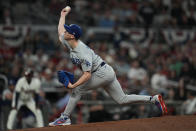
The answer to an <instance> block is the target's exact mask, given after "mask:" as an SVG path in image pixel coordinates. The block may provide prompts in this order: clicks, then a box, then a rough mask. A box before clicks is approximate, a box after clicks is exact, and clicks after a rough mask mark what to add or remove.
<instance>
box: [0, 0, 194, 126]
mask: <svg viewBox="0 0 196 131" xmlns="http://www.w3.org/2000/svg"><path fill="white" fill-rule="evenodd" d="M62 3H64V1H62V0H51V1H46V0H37V1H36V2H34V1H33V0H29V1H25V0H18V1H17V2H16V1H14V0H8V1H1V2H0V6H1V7H2V8H0V9H1V10H0V13H1V15H0V20H1V21H0V23H1V24H3V25H14V24H57V21H58V17H59V11H60V10H61V9H62V8H63V7H64V4H62ZM71 4H72V7H73V10H72V11H73V12H72V13H71V14H70V15H69V16H68V17H69V18H68V19H69V22H70V23H71V22H72V21H73V22H74V23H80V24H81V25H85V26H87V27H91V26H96V27H114V28H115V27H116V25H118V26H119V27H129V26H130V27H132V26H138V27H144V28H149V27H155V28H158V27H172V28H176V27H178V28H184V27H186V28H189V27H191V28H192V27H194V26H195V24H196V23H195V17H196V14H195V9H196V8H195V6H196V2H195V1H194V0H164V1H162V0H145V1H141V0H107V1H105V0H99V1H95V0H75V1H73V2H72V3H71ZM13 5H14V6H13ZM26 6H27V7H26ZM11 7H14V8H15V7H21V9H22V10H23V11H21V12H20V10H21V9H18V12H17V11H16V10H14V8H11ZM38 7H39V8H38ZM24 10H26V11H24ZM39 10H41V12H39ZM81 10H82V11H81ZM15 11H16V12H15ZM36 12H37V13H36ZM17 13H18V15H17V16H16V15H15V14H17ZM20 13H21V14H20ZM35 13H36V15H35ZM43 14H44V15H45V16H44V15H43ZM46 14H47V16H46ZM20 18H21V19H20ZM22 18H23V19H22ZM24 18H25V19H24ZM26 18H27V19H26ZM23 22H24V23H23ZM86 30H88V28H86ZM117 33H119V32H117V31H115V32H113V34H112V37H111V39H109V40H104V41H99V40H96V38H95V37H96V35H95V36H93V37H91V36H87V37H86V38H85V39H84V42H85V43H87V45H88V46H89V47H91V48H92V49H93V50H94V51H95V52H96V53H97V54H99V55H100V56H101V57H102V58H103V59H104V60H105V61H106V62H107V63H109V64H110V65H111V66H113V67H114V69H115V71H116V74H117V77H118V80H119V82H120V84H121V86H122V88H123V90H124V91H125V92H126V93H128V94H140V95H154V94H156V93H161V94H162V95H163V96H164V98H165V99H166V100H167V102H168V103H169V102H174V103H172V104H174V105H172V104H171V105H169V106H168V107H169V114H170V115H176V114H179V113H180V114H195V113H196V97H195V96H196V93H195V92H196V44H195V42H196V41H188V42H186V43H184V44H172V45H171V44H168V43H166V41H158V42H157V41H154V42H153V43H149V45H148V46H147V47H141V46H140V45H138V44H135V45H131V46H129V47H127V46H123V44H122V43H123V40H124V39H125V38H124V37H123V35H121V34H120V35H119V34H117ZM119 37H122V38H119ZM4 39H5V38H4V36H2V35H1V34H0V74H2V75H4V76H6V77H7V79H8V83H9V88H6V89H4V90H3V88H1V91H0V94H1V102H0V103H1V104H4V105H6V104H7V105H10V104H11V100H12V97H13V90H14V86H15V84H16V82H17V80H18V79H19V78H20V77H21V76H23V73H24V69H25V68H26V67H31V68H33V69H34V70H35V71H36V74H35V76H36V77H38V78H39V79H40V80H41V83H42V85H41V87H42V91H41V92H40V104H41V106H42V107H43V108H46V107H44V106H46V105H47V111H48V112H47V113H48V115H46V116H47V118H46V119H45V122H46V123H47V122H48V121H51V120H53V119H55V118H56V117H57V116H58V115H59V113H60V112H61V111H62V110H63V109H64V108H65V106H66V103H67V101H68V99H69V90H65V91H64V92H60V93H48V92H47V91H46V89H51V88H55V90H58V89H62V87H61V86H62V85H61V84H60V83H59V82H58V79H57V74H56V72H57V71H58V70H66V71H70V72H73V73H74V75H75V76H76V78H77V77H78V76H80V75H81V73H82V72H81V70H80V69H78V68H77V67H75V66H74V65H73V64H72V63H71V61H70V60H69V54H68V50H67V49H66V48H63V46H61V45H60V43H59V41H55V40H54V39H53V38H51V37H50V35H49V33H48V32H43V31H42V32H39V31H38V32H33V33H32V32H31V31H29V32H28V33H27V35H26V36H25V39H24V41H23V42H22V43H21V45H20V46H19V47H9V46H8V45H7V44H6V43H5V41H4ZM127 43H128V44H130V43H129V40H127ZM188 87H191V88H188ZM45 91H46V92H45ZM51 96H52V97H51ZM110 99H111V98H110V97H109V96H108V95H107V94H105V92H103V90H98V91H93V92H91V93H88V95H87V96H85V97H84V98H83V100H88V101H90V100H94V101H96V102H97V103H96V104H89V105H90V106H87V107H86V106H85V105H83V103H79V104H78V106H77V108H76V112H77V113H76V114H77V115H78V116H77V117H75V121H76V123H77V122H96V121H107V120H119V119H130V118H143V117H152V116H159V115H160V114H159V113H158V111H157V110H156V109H154V107H152V106H150V105H148V106H144V105H140V106H138V105H132V106H131V107H123V108H122V109H121V110H119V109H115V108H113V109H114V110H111V107H110V108H109V109H107V108H108V107H107V104H104V103H103V102H100V100H105V101H107V100H110ZM178 101H182V102H183V103H180V106H181V108H180V111H178V110H177V109H176V108H175V106H176V105H175V102H176V103H177V102H178ZM43 108H42V109H43ZM87 110H88V112H87ZM119 112H121V113H119ZM43 114H44V113H43ZM81 114H83V115H81ZM81 116H83V117H82V118H81ZM100 116H103V117H100ZM72 117H74V115H73V116H72ZM82 119H85V120H82Z"/></svg>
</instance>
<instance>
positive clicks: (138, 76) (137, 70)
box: [127, 60, 148, 83]
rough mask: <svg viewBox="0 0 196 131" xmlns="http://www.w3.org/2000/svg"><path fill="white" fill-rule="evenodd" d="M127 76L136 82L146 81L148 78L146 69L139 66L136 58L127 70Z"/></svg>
mask: <svg viewBox="0 0 196 131" xmlns="http://www.w3.org/2000/svg"><path fill="white" fill-rule="evenodd" d="M127 77H128V78H129V79H130V80H131V81H132V82H133V83H137V82H138V81H146V80H147V79H148V77H147V72H146V70H145V69H144V68H142V67H141V66H140V63H139V61H138V60H134V61H133V62H132V63H131V67H130V69H129V71H128V74H127Z"/></svg>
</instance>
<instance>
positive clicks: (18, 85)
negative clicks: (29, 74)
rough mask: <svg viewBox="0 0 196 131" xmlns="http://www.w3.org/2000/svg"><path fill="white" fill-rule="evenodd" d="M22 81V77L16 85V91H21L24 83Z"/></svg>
mask: <svg viewBox="0 0 196 131" xmlns="http://www.w3.org/2000/svg"><path fill="white" fill-rule="evenodd" d="M22 81H23V80H22V79H19V80H18V81H17V83H16V87H15V91H16V92H20V91H21V89H22V85H23V82H22Z"/></svg>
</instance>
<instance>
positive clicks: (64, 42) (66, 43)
mask: <svg viewBox="0 0 196 131" xmlns="http://www.w3.org/2000/svg"><path fill="white" fill-rule="evenodd" d="M59 39H60V41H61V43H62V44H63V45H64V46H66V47H67V48H68V49H69V50H71V47H70V45H69V44H68V42H67V41H66V40H65V39H64V34H61V35H60V37H59Z"/></svg>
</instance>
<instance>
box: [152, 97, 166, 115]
mask: <svg viewBox="0 0 196 131" xmlns="http://www.w3.org/2000/svg"><path fill="white" fill-rule="evenodd" d="M152 99H154V102H155V105H156V106H157V107H158V108H159V110H160V111H161V113H162V115H167V113H168V112H167V107H166V105H165V102H164V101H163V98H162V96H161V95H155V96H153V98H152Z"/></svg>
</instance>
